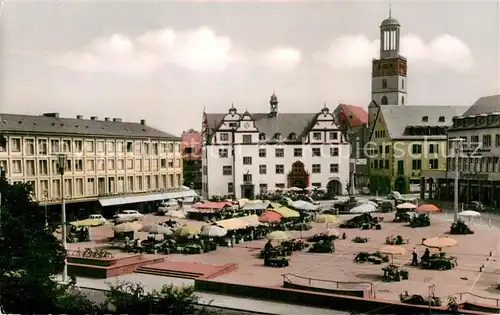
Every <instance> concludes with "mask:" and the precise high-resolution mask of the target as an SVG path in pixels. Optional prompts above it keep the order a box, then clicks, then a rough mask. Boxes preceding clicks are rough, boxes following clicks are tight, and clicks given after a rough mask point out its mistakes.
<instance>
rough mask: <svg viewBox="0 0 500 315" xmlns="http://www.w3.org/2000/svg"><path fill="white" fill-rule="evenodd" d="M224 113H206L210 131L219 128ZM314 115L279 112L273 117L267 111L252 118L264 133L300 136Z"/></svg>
mask: <svg viewBox="0 0 500 315" xmlns="http://www.w3.org/2000/svg"><path fill="white" fill-rule="evenodd" d="M226 115H227V113H225V114H220V113H218V114H207V123H208V128H209V129H210V130H212V131H213V130H216V129H217V128H219V126H220V124H221V122H222V120H223V119H224V117H225V116H226ZM316 115H317V113H314V114H304V113H297V114H294V113H280V114H278V116H276V117H273V116H270V115H269V113H256V114H252V119H253V120H254V121H255V126H256V127H257V129H259V132H263V133H265V134H266V135H269V136H272V135H274V134H276V133H280V134H282V135H284V136H286V135H289V134H291V133H296V134H297V136H300V135H301V134H302V133H303V132H305V131H306V130H307V129H308V127H309V126H310V124H311V123H312V121H313V120H314V118H315V117H316Z"/></svg>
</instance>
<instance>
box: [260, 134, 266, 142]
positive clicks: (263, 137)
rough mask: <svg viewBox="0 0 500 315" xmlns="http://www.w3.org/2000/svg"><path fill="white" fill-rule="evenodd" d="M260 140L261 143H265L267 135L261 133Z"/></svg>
mask: <svg viewBox="0 0 500 315" xmlns="http://www.w3.org/2000/svg"><path fill="white" fill-rule="evenodd" d="M259 140H260V141H265V140H266V134H265V133H263V132H261V133H259Z"/></svg>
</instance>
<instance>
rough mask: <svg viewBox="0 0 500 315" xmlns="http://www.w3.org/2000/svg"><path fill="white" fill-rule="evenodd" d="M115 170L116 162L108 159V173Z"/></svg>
mask: <svg viewBox="0 0 500 315" xmlns="http://www.w3.org/2000/svg"><path fill="white" fill-rule="evenodd" d="M114 170H115V160H114V159H108V171H114Z"/></svg>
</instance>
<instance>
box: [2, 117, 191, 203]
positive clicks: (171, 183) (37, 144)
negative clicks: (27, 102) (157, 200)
mask: <svg viewBox="0 0 500 315" xmlns="http://www.w3.org/2000/svg"><path fill="white" fill-rule="evenodd" d="M82 121H83V120H82ZM82 124H83V122H82ZM2 132H3V137H4V138H5V139H6V145H5V147H1V146H0V167H1V168H2V170H3V172H4V173H5V175H6V178H7V180H8V181H9V182H11V183H17V182H27V183H30V184H31V185H32V187H33V189H34V197H35V198H36V199H37V200H38V201H39V202H41V203H42V204H43V203H57V202H60V200H61V189H62V187H61V175H60V174H59V172H58V155H60V154H64V155H65V156H66V160H67V163H66V168H65V172H64V177H63V180H64V195H65V198H66V199H68V200H69V201H71V202H80V201H88V200H95V199H97V198H98V197H101V196H114V195H117V196H118V195H119V196H123V195H124V194H138V193H147V192H158V191H161V190H167V189H180V188H181V187H182V163H181V162H182V158H181V152H180V141H179V140H167V139H165V140H160V139H141V138H139V137H133V136H130V137H127V136H126V135H124V137H120V138H118V137H111V136H104V135H103V136H101V137H99V136H90V135H89V136H84V135H81V136H75V135H71V134H64V133H61V134H57V133H54V134H51V135H48V134H46V135H36V132H30V131H26V132H25V133H21V132H19V131H12V132H11V131H9V130H6V129H5V128H4V130H2Z"/></svg>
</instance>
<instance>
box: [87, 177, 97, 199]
mask: <svg viewBox="0 0 500 315" xmlns="http://www.w3.org/2000/svg"><path fill="white" fill-rule="evenodd" d="M87 195H90V196H92V195H95V180H94V179H93V178H87Z"/></svg>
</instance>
